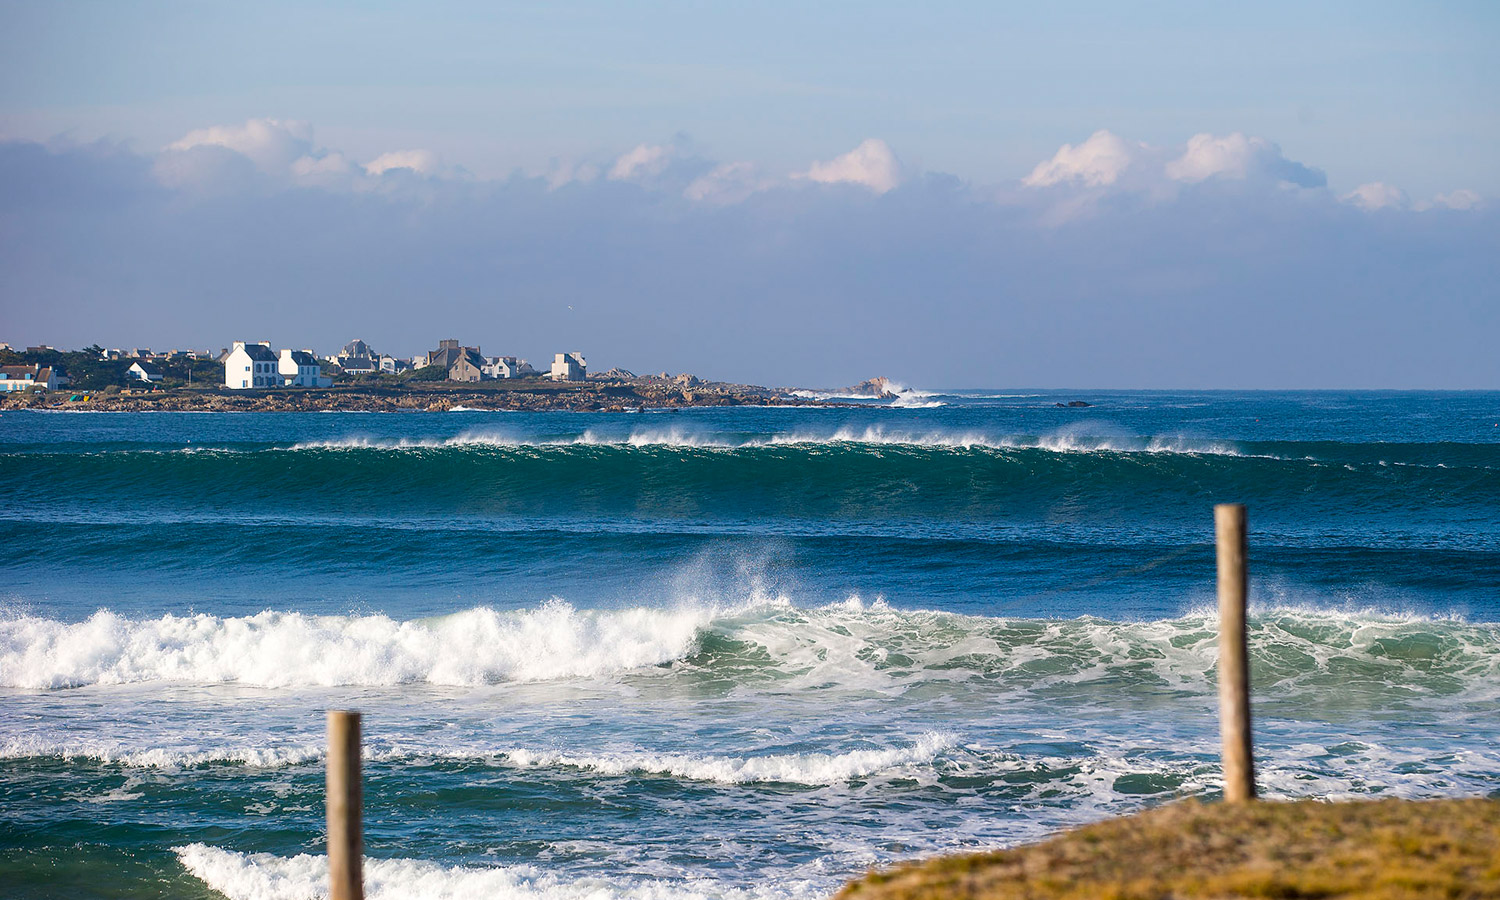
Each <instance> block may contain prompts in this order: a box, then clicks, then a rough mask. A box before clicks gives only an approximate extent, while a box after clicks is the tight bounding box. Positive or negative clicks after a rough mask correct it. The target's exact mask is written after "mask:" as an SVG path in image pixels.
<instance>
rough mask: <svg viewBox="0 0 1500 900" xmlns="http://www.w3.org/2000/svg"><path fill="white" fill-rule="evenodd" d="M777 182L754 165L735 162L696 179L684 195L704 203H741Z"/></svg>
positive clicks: (717, 167)
mask: <svg viewBox="0 0 1500 900" xmlns="http://www.w3.org/2000/svg"><path fill="white" fill-rule="evenodd" d="M774 183H775V182H773V181H772V180H771V179H769V178H766V177H765V176H763V175H761V173H760V170H759V169H757V168H756V167H755V165H754V164H753V163H747V162H733V163H724V164H723V165H720V166H716V167H714V169H713V171H711V172H709V173H708V174H706V175H701V176H699V177H698V178H696V179H694V180H693V182H692V183H691V184H689V185H688V186H687V189H686V190H684V191H683V192H682V195H683V196H684V197H686V198H688V199H689V200H696V201H699V202H704V203H725V204H727V203H739V202H740V201H741V200H744V199H745V198H746V197H749V196H750V195H751V194H754V193H756V192H757V191H763V190H765V189H766V188H769V187H771V186H772V185H773V184H774Z"/></svg>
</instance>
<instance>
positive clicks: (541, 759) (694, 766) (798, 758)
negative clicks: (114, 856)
mask: <svg viewBox="0 0 1500 900" xmlns="http://www.w3.org/2000/svg"><path fill="white" fill-rule="evenodd" d="M159 738H160V736H153V740H157V739H159ZM242 739H243V738H242V736H239V735H233V736H229V737H228V740H229V741H230V742H234V741H239V740H242ZM954 746H956V738H955V737H954V736H953V735H951V734H947V733H940V732H929V733H927V734H924V735H922V736H921V737H919V738H918V739H917V740H916V741H914V742H913V743H911V744H909V745H907V746H897V747H885V748H879V749H863V750H849V751H845V752H843V753H826V752H808V753H780V754H763V755H742V756H731V755H716V754H693V753H659V752H653V751H650V750H641V749H632V750H616V751H608V752H597V751H593V752H580V751H576V750H567V749H556V748H551V749H536V748H511V749H505V750H492V749H488V748H486V747H484V746H481V745H476V744H470V745H452V744H449V745H436V746H434V745H428V744H426V743H425V742H424V741H423V740H422V739H420V738H414V737H408V738H406V739H404V740H398V741H395V742H392V741H390V740H381V739H380V738H379V737H378V736H376V737H374V738H372V740H371V742H369V743H367V744H366V745H365V746H364V748H363V756H364V758H365V760H366V761H378V762H392V761H398V762H399V761H406V760H413V759H428V760H460V761H465V762H484V763H487V764H492V765H499V766H513V767H516V768H523V769H578V770H583V771H587V772H595V773H598V774H600V775H607V776H611V777H615V776H622V775H631V774H641V775H665V776H671V777H673V778H680V779H683V780H687V781H703V782H710V783H715V784H726V785H733V784H801V785H808V786H821V785H833V784H843V783H845V782H848V781H852V780H855V779H861V778H867V777H870V776H874V775H877V774H881V773H886V772H891V771H898V770H907V769H910V768H912V767H915V766H924V765H930V764H931V763H932V762H933V761H934V760H936V759H937V757H938V756H939V755H941V754H942V753H943V752H944V751H947V750H949V749H951V748H952V747H954ZM324 753H325V751H324V748H323V747H322V746H321V745H320V744H319V743H318V742H317V741H316V740H314V739H312V738H310V737H309V738H306V739H304V740H303V741H302V742H300V743H297V742H291V741H288V742H284V743H280V744H275V745H265V746H245V745H240V744H235V743H229V744H227V745H225V746H220V747H207V746H204V744H203V743H202V740H201V739H200V740H198V741H194V742H191V743H178V744H176V745H173V746H155V747H147V748H141V747H132V746H130V745H129V744H128V743H127V742H126V741H123V740H114V739H91V740H83V741H72V740H67V741H59V740H55V739H40V738H36V737H30V738H17V739H12V740H10V741H8V742H6V743H4V744H0V759H59V760H64V761H70V762H71V761H79V760H87V761H91V762H95V763H99V764H103V765H117V766H123V767H127V768H136V769H159V770H178V769H187V768H193V767H197V766H204V765H233V766H242V767H245V768H263V769H275V768H283V767H287V766H299V765H305V764H308V763H316V762H319V761H321V760H322V759H323V757H324Z"/></svg>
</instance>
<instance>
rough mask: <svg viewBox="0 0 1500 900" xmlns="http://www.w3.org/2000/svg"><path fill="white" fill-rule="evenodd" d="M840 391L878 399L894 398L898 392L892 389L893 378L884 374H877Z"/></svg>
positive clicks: (855, 395) (854, 395)
mask: <svg viewBox="0 0 1500 900" xmlns="http://www.w3.org/2000/svg"><path fill="white" fill-rule="evenodd" d="M840 393H844V394H848V395H849V396H851V397H873V398H875V399H876V400H894V399H896V392H895V391H893V390H891V380H890V379H889V378H887V377H885V376H884V375H877V376H875V377H874V378H870V379H868V380H865V381H861V382H860V383H859V384H856V385H853V386H852V387H847V388H844V389H843V390H842V391H841V392H840Z"/></svg>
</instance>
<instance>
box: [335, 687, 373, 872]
mask: <svg viewBox="0 0 1500 900" xmlns="http://www.w3.org/2000/svg"><path fill="white" fill-rule="evenodd" d="M326 790H327V797H326V803H327V806H328V886H329V900H364V896H365V886H364V856H365V848H364V828H363V824H362V821H361V819H362V815H363V809H362V807H363V798H362V792H361V789H360V777H359V713H357V712H345V711H342V710H329V711H328V782H327V787H326Z"/></svg>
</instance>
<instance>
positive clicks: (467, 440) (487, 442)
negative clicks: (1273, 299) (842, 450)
mask: <svg viewBox="0 0 1500 900" xmlns="http://www.w3.org/2000/svg"><path fill="white" fill-rule="evenodd" d="M915 396H916V395H908V394H903V395H900V396H899V397H898V399H897V400H896V401H895V403H894V404H893V405H894V406H900V407H903V408H928V407H934V406H942V405H943V402H942V401H940V400H926V399H913V398H914V397H915ZM921 396H924V397H925V396H931V395H921ZM851 444H852V445H870V446H891V447H901V446H909V447H920V448H942V449H955V450H973V449H988V450H999V451H1007V450H1049V451H1052V452H1054V453H1121V454H1162V455H1168V454H1183V455H1204V456H1248V455H1250V454H1246V453H1244V452H1242V451H1241V450H1239V449H1238V448H1237V447H1236V446H1234V444H1232V443H1230V442H1226V441H1212V440H1200V439H1196V438H1190V437H1185V436H1139V435H1130V434H1123V433H1110V432H1109V430H1108V429H1104V430H1103V432H1102V433H1101V432H1100V431H1097V430H1095V431H1091V430H1089V429H1088V428H1087V427H1080V426H1072V427H1069V428H1067V429H1062V430H1059V431H1055V432H1051V433H1049V434H1043V435H996V434H991V433H989V432H985V431H963V430H950V429H941V428H939V429H926V430H913V429H901V428H896V427H889V426H886V425H868V426H863V427H860V426H847V425H846V426H842V427H840V428H837V429H835V430H833V431H826V430H825V431H815V430H809V429H803V430H794V431H786V432H776V433H768V434H764V435H754V436H749V437H747V436H744V435H737V434H725V433H722V432H716V431H712V430H694V429H692V428H689V427H682V426H675V427H670V428H651V427H642V428H636V429H633V430H631V431H629V432H625V433H611V432H609V431H601V430H596V429H586V430H584V431H583V432H582V433H579V434H571V435H568V434H564V435H558V436H553V437H538V436H526V435H518V434H516V433H514V432H511V431H503V430H496V429H494V428H484V429H469V430H466V431H463V432H461V433H459V434H457V435H453V436H450V437H445V438H444V437H428V438H399V439H387V438H374V437H368V436H364V435H349V436H346V437H341V438H336V439H332V440H319V441H305V442H302V443H297V444H292V445H290V446H289V447H280V448H268V451H269V452H286V451H308V450H324V451H328V450H392V451H421V450H435V449H445V448H475V447H478V448H484V447H494V448H499V449H519V448H559V447H620V448H645V447H678V448H684V449H711V450H747V449H755V448H761V447H767V446H798V445H807V446H819V445H851ZM125 452H140V453H163V452H165V453H223V454H238V453H246V452H257V451H253V450H251V451H246V450H236V449H230V448H218V447H184V448H180V449H177V450H169V451H160V450H141V451H125ZM1263 458H1268V459H1274V458H1280V457H1272V456H1266V457H1263ZM1308 461H1311V460H1310V459H1309V460H1308Z"/></svg>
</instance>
